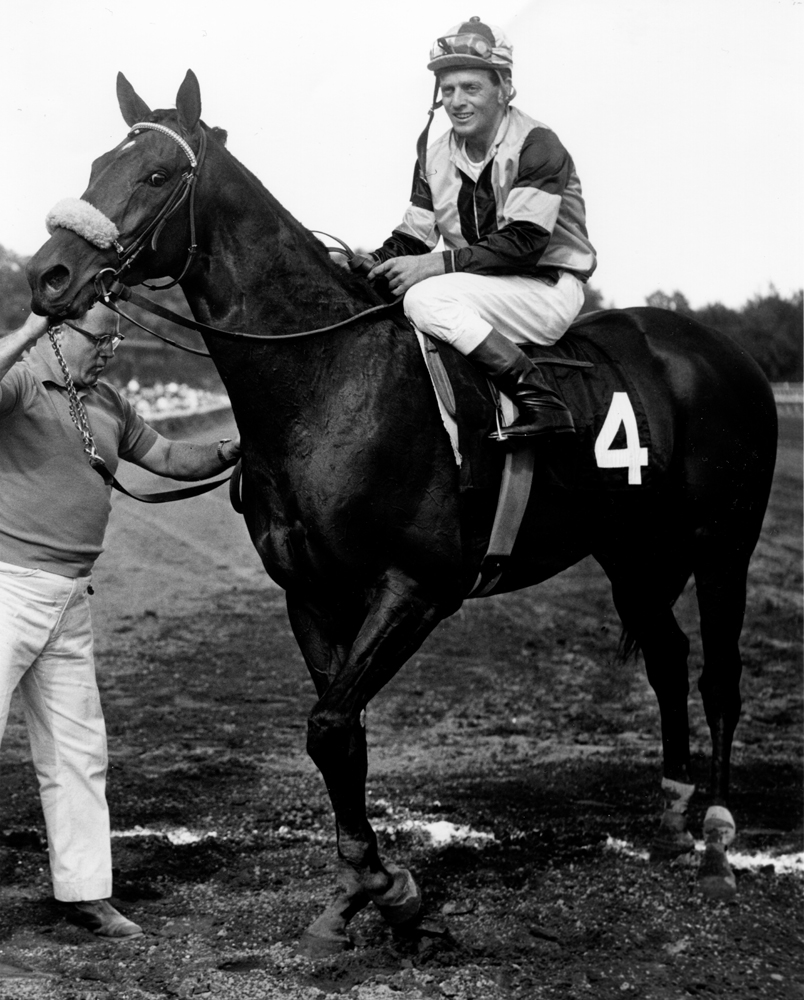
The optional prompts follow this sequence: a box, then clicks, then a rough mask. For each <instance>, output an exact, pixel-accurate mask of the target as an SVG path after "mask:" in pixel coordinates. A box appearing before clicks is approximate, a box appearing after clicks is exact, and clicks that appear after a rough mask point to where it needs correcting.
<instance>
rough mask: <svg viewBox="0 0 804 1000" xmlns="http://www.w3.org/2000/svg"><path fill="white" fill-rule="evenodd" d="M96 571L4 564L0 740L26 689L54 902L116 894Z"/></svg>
mask: <svg viewBox="0 0 804 1000" xmlns="http://www.w3.org/2000/svg"><path fill="white" fill-rule="evenodd" d="M89 583H90V580H89V577H80V578H79V579H75V580H74V579H70V578H68V577H64V576H56V575H55V574H53V573H45V572H42V571H41V570H32V569H25V568H23V567H21V566H12V565H10V564H8V563H0V740H1V739H2V736H3V733H4V732H5V728H6V721H7V719H8V711H9V704H10V702H11V695H12V692H13V691H14V689H15V688H16V687H17V686H19V689H20V694H21V695H22V701H23V708H24V711H25V719H26V722H27V724H28V736H29V739H30V742H31V755H32V757H33V762H34V768H35V769H36V775H37V778H38V779H39V795H40V798H41V800H42V809H43V811H44V814H45V825H46V827H47V840H48V852H49V855H50V871H51V876H52V879H53V892H54V895H55V896H56V899H60V900H63V901H65V902H75V901H78V900H84V899H105V898H107V897H108V896H111V894H112V856H111V842H110V834H109V810H108V807H107V805H106V768H107V756H106V727H105V724H104V721H103V712H102V711H101V704H100V695H99V693H98V685H97V682H96V680H95V660H94V656H93V645H92V622H91V619H90V612H89V598H88V597H87V588H88V587H89Z"/></svg>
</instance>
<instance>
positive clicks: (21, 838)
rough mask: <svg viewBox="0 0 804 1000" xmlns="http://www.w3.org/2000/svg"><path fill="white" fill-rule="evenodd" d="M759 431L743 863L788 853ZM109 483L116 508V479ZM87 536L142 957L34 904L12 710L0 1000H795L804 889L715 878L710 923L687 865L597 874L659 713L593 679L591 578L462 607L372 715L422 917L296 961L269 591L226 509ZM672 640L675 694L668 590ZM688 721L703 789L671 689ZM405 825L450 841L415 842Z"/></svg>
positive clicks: (782, 472) (775, 546)
mask: <svg viewBox="0 0 804 1000" xmlns="http://www.w3.org/2000/svg"><path fill="white" fill-rule="evenodd" d="M785 427H786V430H785V443H784V444H783V447H782V449H781V450H780V460H779V467H778V472H777V477H776V482H775V487H774V493H773V498H772V504H771V510H770V512H769V515H768V518H767V520H766V526H765V531H764V533H763V538H762V540H761V542H760V546H759V549H758V552H757V554H756V556H755V559H754V563H753V567H752V574H751V580H750V585H751V594H750V599H749V613H748V616H747V621H746V627H745V630H744V637H743V653H744V661H745V675H744V682H743V698H744V715H743V718H742V721H741V723H740V727H739V729H738V733H737V737H738V742H737V745H736V749H735V764H734V774H733V787H734V794H733V802H732V806H733V810H734V812H735V816H736V818H737V822H738V840H737V842H736V843H735V845H734V847H735V850H739V851H743V852H746V853H752V852H756V851H758V850H760V849H767V850H770V851H772V852H773V853H776V854H778V853H785V852H792V851H801V849H802V845H801V825H802V792H801V788H802V773H801V704H802V700H801V634H802V622H801V591H802V586H801V552H802V541H801V520H802V511H801V485H802V472H801V429H800V421H799V422H796V421H795V420H789V421H786V422H785ZM209 433H210V434H211V436H214V437H218V436H220V435H221V434H222V433H224V429H221V430H220V431H218V430H215V431H214V432H209ZM121 478H122V479H123V481H124V482H126V483H129V482H130V483H133V484H135V485H136V484H137V483H138V482H140V479H139V473H138V470H134V469H132V468H131V467H124V469H123V470H121ZM108 540H109V545H108V552H107V553H106V554H105V555H104V556H103V557H102V559H101V561H100V563H99V565H98V570H97V573H96V590H97V596H96V598H95V605H94V615H95V623H96V630H97V632H98V661H99V674H100V683H101V686H102V690H103V697H104V704H105V707H106V715H107V723H108V728H109V734H110V757H111V768H110V776H109V802H110V808H111V811H112V820H113V827H114V829H115V830H116V831H117V832H118V833H120V834H125V835H123V836H119V837H117V838H116V840H115V864H116V872H115V892H116V897H117V899H118V900H119V902H120V906H121V908H123V909H124V910H125V911H126V912H127V913H128V914H130V915H131V916H132V917H133V918H134V919H136V920H138V921H139V922H140V923H141V924H142V925H143V926H144V927H145V928H146V931H147V934H146V936H145V937H144V938H143V939H140V941H138V942H132V943H130V944H128V945H122V946H115V945H110V944H104V943H101V942H99V941H97V940H96V939H94V938H93V937H92V936H91V935H89V934H87V933H86V932H83V931H81V930H79V929H77V928H73V927H71V926H70V925H69V924H66V923H65V922H64V921H63V920H62V919H61V917H60V914H59V913H58V910H57V908H56V907H55V905H54V904H52V903H51V902H50V901H49V884H48V878H47V865H46V854H45V853H44V851H43V846H42V844H43V836H44V833H43V828H42V824H41V818H40V813H39V805H38V799H37V796H36V793H35V788H34V779H33V775H32V772H31V769H30V763H29V760H28V753H27V745H26V737H25V732H24V726H23V724H22V720H21V716H20V715H19V712H18V711H17V713H16V714H15V715H14V717H13V719H12V722H11V724H10V726H9V731H8V733H7V737H6V742H5V744H4V747H3V754H2V762H1V763H2V771H3V776H4V784H5V786H6V789H7V794H6V795H4V799H3V802H2V808H3V812H2V814H1V815H0V831H2V834H3V836H2V839H0V843H4V845H5V846H4V849H3V850H2V852H1V853H0V873H1V878H2V884H1V887H0V900H1V901H2V912H1V913H0V963H6V964H7V965H12V966H14V967H15V968H16V969H17V970H21V969H25V968H27V969H29V970H32V971H33V972H35V973H38V974H39V975H38V976H37V975H30V976H27V977H24V976H14V977H9V976H7V977H5V978H3V977H2V976H0V1000H11V998H14V1000H17V998H23V997H32V998H42V1000H44V998H61V1000H68V998H79V997H80V998H89V997H92V998H95V997H102V996H110V997H121V998H132V1000H133V998H151V997H163V996H204V995H213V996H218V997H221V998H238V1000H239V998H246V997H259V998H274V997H276V998H287V1000H291V998H292V1000H298V998H306V1000H313V998H316V1000H324V998H326V997H334V996H336V995H340V994H343V993H348V994H349V995H350V996H352V997H356V998H360V1000H375V998H377V1000H379V998H387V1000H390V998H398V1000H416V998H423V997H451V998H454V1000H464V998H477V1000H498V998H499V1000H503V998H517V1000H530V998H538V997H551V998H553V997H554V998H576V997H578V998H580V997H589V998H598V997H603V998H607V997H615V996H617V997H623V996H625V997H645V998H653V1000H676V998H685V997H729V998H731V997H734V998H740V1000H742V998H744V997H769V998H788V997H789V998H793V997H799V998H800V997H802V996H804V986H803V985H802V983H804V979H802V978H801V976H800V972H799V970H800V967H801V962H800V959H801V954H802V945H803V944H804V928H803V927H802V923H801V916H802V885H804V874H801V873H799V874H798V875H793V874H776V873H775V872H774V869H773V868H772V867H771V866H770V865H767V866H765V867H764V868H762V867H760V868H756V867H754V868H751V867H747V866H744V867H740V868H738V869H737V875H738V885H739V902H738V903H737V904H735V905H732V906H728V907H727V906H724V905H717V904H707V903H704V902H703V901H702V900H701V899H700V897H699V895H698V893H697V890H696V885H695V871H694V866H692V867H679V866H672V867H669V868H668V867H664V868H653V867H651V866H649V865H648V864H647V862H645V861H644V860H643V859H642V858H641V857H639V856H638V855H637V854H636V853H634V854H629V853H622V852H621V851H618V850H617V849H616V847H617V845H616V841H623V842H627V844H628V845H631V848H633V850H634V851H635V852H638V851H640V850H644V849H645V848H646V847H647V845H648V844H649V842H650V838H651V835H652V832H653V828H654V824H655V822H656V817H657V815H658V812H657V810H658V794H657V792H658V782H659V778H660V756H659V742H658V713H657V709H656V703H655V698H654V696H653V693H652V692H651V690H650V689H649V687H648V685H647V683H646V681H645V678H644V671H643V669H642V667H641V664H634V663H629V664H627V665H625V666H619V665H613V664H612V658H613V653H614V650H615V647H616V640H617V635H618V624H617V620H616V618H615V616H614V612H613V609H612V607H611V603H610V600H609V596H608V586H607V583H606V580H605V578H604V576H603V575H602V573H601V572H600V571H599V569H598V568H597V567H596V565H595V564H594V563H592V562H591V561H585V562H584V563H582V564H580V565H579V566H577V567H574V568H573V569H572V570H569V571H567V572H566V573H564V574H562V575H561V576H560V577H558V578H556V579H555V580H553V581H549V582H548V583H546V584H543V585H542V586H541V587H538V588H533V589H531V590H528V591H523V592H521V593H519V594H516V595H510V596H506V597H503V598H493V599H489V600H486V601H476V602H469V603H467V605H465V607H464V608H463V609H462V611H461V612H460V613H459V614H458V615H456V616H455V617H454V618H452V619H450V620H449V621H447V622H445V623H443V624H442V625H441V626H440V627H439V629H438V630H437V632H436V634H435V635H434V636H433V637H432V638H431V639H430V640H429V641H428V642H427V643H426V644H425V646H424V648H423V649H422V650H421V651H420V653H419V654H418V655H417V656H415V657H414V658H413V660H412V661H411V662H410V663H409V664H408V665H407V666H406V668H405V669H404V670H403V671H402V672H401V673H400V675H399V676H398V677H397V678H396V679H395V680H394V681H393V682H392V683H391V684H390V685H389V686H388V688H387V689H386V690H385V691H384V692H383V693H382V694H381V695H380V696H379V697H378V698H377V699H376V700H375V702H374V703H373V704H372V706H371V707H370V710H369V739H370V747H371V751H370V752H371V764H370V773H369V790H370V795H371V798H372V802H373V803H374V805H373V808H372V813H373V816H374V819H375V822H376V824H377V825H378V827H379V828H381V829H382V832H381V833H380V838H381V843H382V845H383V849H384V850H385V851H386V852H387V853H388V854H389V855H392V856H393V857H394V858H395V859H396V860H398V861H401V862H403V863H406V864H409V865H410V866H411V867H412V868H413V870H414V871H415V873H416V875H417V877H418V879H419V881H420V883H421V884H422V886H423V888H424V891H425V902H426V911H427V916H426V920H425V922H424V923H423V924H422V926H421V927H420V928H419V930H418V932H417V933H414V934H411V935H410V936H408V937H403V936H398V935H397V936H394V935H393V934H391V933H390V931H388V930H387V929H386V928H385V927H384V925H383V924H382V923H381V922H380V921H379V919H378V917H377V916H376V915H375V914H374V913H373V912H371V911H367V912H366V913H364V914H361V915H360V916H359V917H358V918H356V920H355V921H354V931H355V935H356V945H357V947H356V948H355V950H354V951H352V952H350V953H348V954H345V955H343V956H339V957H337V958H334V959H331V960H326V961H322V962H319V963H315V964H312V963H308V962H306V961H303V960H301V959H299V958H297V957H296V956H295V952H294V943H295V941H296V940H297V939H298V936H299V934H300V933H301V931H302V930H303V929H304V927H305V926H306V924H307V923H308V922H309V921H310V919H312V917H313V916H314V915H315V914H316V912H317V911H318V910H319V909H320V908H321V906H322V904H323V902H324V901H325V900H326V899H327V897H328V895H329V891H330V884H331V881H330V880H331V875H332V872H331V867H330V866H331V864H332V861H333V854H334V851H333V844H334V838H333V831H332V822H331V818H330V811H329V804H328V801H327V799H326V795H325V793H324V790H323V786H322V782H321V780H320V778H319V776H318V774H317V772H316V771H315V769H314V768H313V766H312V764H311V763H310V762H309V761H308V759H307V757H306V755H305V753H304V740H305V728H306V726H305V718H306V714H307V712H308V711H309V708H310V706H311V705H312V703H313V700H314V695H313V689H312V685H311V683H310V682H309V680H308V679H307V677H306V672H305V670H304V667H303V665H302V662H301V657H300V655H299V653H298V650H297V648H296V646H295V643H294V642H293V639H292V636H291V634H290V630H289V626H288V624H287V619H286V616H285V612H284V604H283V600H282V595H281V592H280V591H279V590H277V589H276V588H274V587H272V586H271V585H270V584H269V582H268V581H267V578H266V577H265V576H264V574H263V572H262V570H261V568H260V566H259V562H258V560H257V558H256V555H255V554H254V552H253V550H252V548H251V546H250V543H249V542H248V539H247V536H246V532H245V529H244V528H243V526H242V524H241V523H240V522H239V520H238V518H237V517H236V516H235V515H234V514H233V512H232V511H231V510H230V509H229V508H228V500H227V498H226V495H225V493H224V492H221V493H219V494H215V495H212V496H210V497H207V498H205V499H201V498H199V499H197V500H193V501H188V502H186V503H185V504H183V505H176V506H171V507H169V508H160V507H147V508H146V507H144V506H142V505H135V504H134V503H133V502H132V501H129V500H120V501H116V504H115V511H114V513H113V527H112V530H111V531H110V534H109V537H108ZM678 616H679V620H680V622H681V624H682V627H684V628H685V630H687V631H688V634H689V635H690V637H691V639H692V644H693V650H692V654H691V678H692V680H693V682H694V679H695V676H696V674H697V667H698V666H699V664H700V643H699V639H698V636H697V632H696V626H695V610H694V595H693V594H692V593H691V592H690V593H687V594H685V595H684V596H683V597H682V599H681V601H680V602H679V606H678ZM690 700H691V724H692V732H693V739H694V742H695V747H696V750H697V754H696V767H697V770H698V775H699V778H700V781H701V783H703V782H704V781H705V777H706V762H707V761H706V756H705V754H706V753H707V752H708V733H707V730H706V726H705V722H704V719H703V713H702V709H701V706H700V699H699V698H698V697H697V692H696V691H695V688H694V683H693V691H692V695H691V699H690ZM702 807H703V803H702V802H700V801H699V802H697V804H696V807H695V808H694V810H693V822H694V823H695V824H696V830H699V829H700V821H701V818H702V811H703V808H702ZM406 821H407V827H406V825H405V824H406ZM426 822H429V823H434V822H440V823H452V824H454V825H455V826H456V827H461V826H463V827H466V828H468V829H469V830H470V831H473V832H474V834H475V836H474V838H473V839H472V838H471V837H470V839H468V840H465V841H461V840H451V841H449V842H447V843H446V844H445V845H444V846H438V845H437V844H434V843H433V841H432V840H431V838H430V837H429V836H428V835H427V833H426V832H424V830H423V828H422V826H421V824H422V823H426ZM417 824H419V825H417ZM135 827H139V828H141V829H140V830H139V831H135V829H134V828H135ZM435 829H436V832H438V831H439V830H441V831H442V832H443V831H444V830H445V829H446V828H445V827H440V828H439V827H436V828H435ZM135 833H136V834H137V835H134V834H135ZM190 835H194V836H195V837H196V838H198V839H195V840H193V841H191V842H187V843H181V842H180V841H181V839H182V837H184V839H185V840H189V839H190ZM608 838H613V839H614V841H613V842H612V841H610V840H609V839H608ZM0 972H2V966H0Z"/></svg>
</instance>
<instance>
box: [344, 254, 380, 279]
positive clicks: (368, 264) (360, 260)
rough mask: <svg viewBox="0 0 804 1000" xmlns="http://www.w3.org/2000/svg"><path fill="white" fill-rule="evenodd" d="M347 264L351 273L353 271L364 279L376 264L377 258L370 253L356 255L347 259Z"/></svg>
mask: <svg viewBox="0 0 804 1000" xmlns="http://www.w3.org/2000/svg"><path fill="white" fill-rule="evenodd" d="M347 263H348V265H349V269H350V270H351V271H354V272H355V273H356V274H359V275H361V276H362V277H364V278H365V277H366V276H367V275H368V273H369V271H370V270H371V269H372V268H373V267H374V265H375V264H376V263H377V258H376V257H375V256H374V254H372V253H370V254H362V253H356V254H354V255H353V256H352V257H350V258H349V259H348V261H347Z"/></svg>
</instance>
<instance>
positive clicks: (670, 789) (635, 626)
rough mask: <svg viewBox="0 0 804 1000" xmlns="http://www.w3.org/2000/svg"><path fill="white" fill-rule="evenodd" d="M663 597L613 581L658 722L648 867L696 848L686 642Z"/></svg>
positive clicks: (634, 582)
mask: <svg viewBox="0 0 804 1000" xmlns="http://www.w3.org/2000/svg"><path fill="white" fill-rule="evenodd" d="M681 576H682V577H683V574H681ZM663 593H664V589H662V590H659V589H658V588H654V587H652V586H650V585H646V581H645V578H644V575H643V576H640V575H639V574H634V575H633V576H630V575H629V576H628V577H627V578H624V577H620V578H613V579H612V594H613V598H614V604H615V606H616V608H617V612H618V614H619V615H620V619H621V621H622V623H623V625H624V627H625V629H626V632H627V634H628V635H629V636H630V638H631V639H632V640H633V641H635V642H636V643H637V644H638V646H639V648H640V649H641V650H642V654H643V656H644V658H645V670H646V673H647V676H648V681H649V682H650V685H651V687H652V688H653V690H654V691H655V693H656V698H657V700H658V702H659V713H660V716H661V725H662V752H663V760H664V772H663V778H662V792H663V795H664V804H665V808H664V812H663V814H662V819H661V823H660V826H659V829H658V830H657V832H656V835H655V837H654V840H653V843H652V845H651V860H652V861H668V860H672V859H673V858H677V857H679V856H680V855H683V854H688V853H689V852H690V851H691V850H692V849H693V846H694V841H693V838H692V835H691V834H690V833H689V831H688V830H687V815H686V814H687V806H688V805H689V801H690V799H691V797H692V793H693V792H694V790H695V786H694V784H693V782H692V778H691V776H690V737H689V721H688V716H687V699H688V696H689V680H688V676H687V656H688V654H689V640H688V639H687V637H686V635H684V633H683V632H682V631H681V629H680V628H679V626H678V624H677V622H676V619H675V616H674V614H673V610H672V607H671V604H670V600H669V598H668V597H666V596H663Z"/></svg>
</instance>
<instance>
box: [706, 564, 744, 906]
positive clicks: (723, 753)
mask: <svg viewBox="0 0 804 1000" xmlns="http://www.w3.org/2000/svg"><path fill="white" fill-rule="evenodd" d="M747 573H748V559H747V557H746V558H743V559H740V558H739V556H736V555H735V554H734V553H730V554H729V556H725V554H724V553H722V552H721V553H720V554H719V555H716V554H714V553H711V552H708V553H706V555H705V556H702V557H699V558H698V560H697V561H696V567H695V582H696V588H697V593H698V608H699V611H700V619H701V641H702V644H703V654H704V666H703V670H702V672H701V677H700V680H699V681H698V688H699V690H700V692H701V697H702V699H703V706H704V712H705V713H706V721H707V723H708V724H709V731H710V733H711V735H712V765H711V775H710V794H711V801H712V804H711V805H710V807H709V809H708V810H707V813H706V817H705V819H704V842H705V853H704V860H703V863H702V865H701V869H700V873H699V877H700V881H701V889H702V890H703V892H704V894H705V895H707V896H710V897H712V898H717V899H728V898H731V897H732V896H733V895H734V894H735V892H736V882H735V878H734V873H733V872H732V870H731V868H730V866H729V863H728V860H727V858H726V848H727V847H728V845H729V844H730V843H731V841H732V840H733V839H734V834H735V823H734V818H733V817H732V815H731V812H730V811H729V809H728V793H729V765H730V760H731V747H732V741H733V739H734V731H735V729H736V727H737V721H738V719H739V717H740V708H741V704H742V703H741V698H740V675H741V673H742V661H741V659H740V650H739V645H738V644H739V639H740V632H741V630H742V625H743V617H744V614H745V600H746V578H747Z"/></svg>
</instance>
